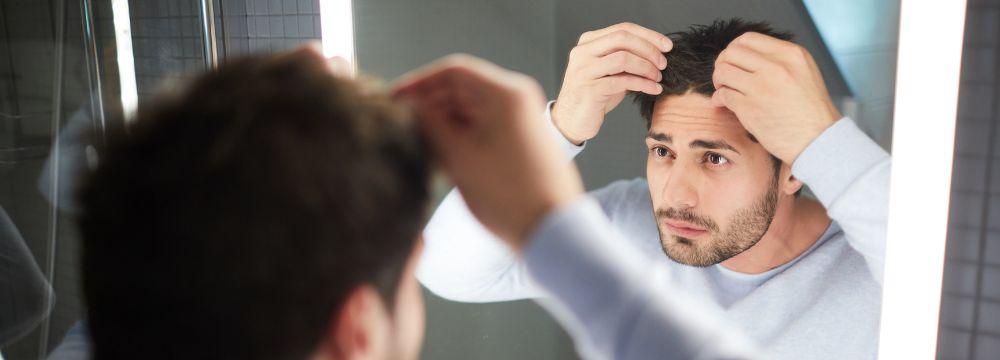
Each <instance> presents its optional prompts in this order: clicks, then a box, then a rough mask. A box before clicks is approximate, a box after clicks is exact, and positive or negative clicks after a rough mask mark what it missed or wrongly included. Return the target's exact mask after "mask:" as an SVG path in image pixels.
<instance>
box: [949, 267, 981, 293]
mask: <svg viewBox="0 0 1000 360" xmlns="http://www.w3.org/2000/svg"><path fill="white" fill-rule="evenodd" d="M942 287H943V289H944V292H945V293H948V294H956V295H966V296H974V295H975V294H976V266H975V265H969V264H956V263H952V262H945V266H944V282H943V284H942Z"/></svg>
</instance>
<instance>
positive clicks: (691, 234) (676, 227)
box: [663, 220, 708, 238]
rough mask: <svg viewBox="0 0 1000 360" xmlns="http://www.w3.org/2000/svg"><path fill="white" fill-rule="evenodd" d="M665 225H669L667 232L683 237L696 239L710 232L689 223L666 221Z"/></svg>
mask: <svg viewBox="0 0 1000 360" xmlns="http://www.w3.org/2000/svg"><path fill="white" fill-rule="evenodd" d="M663 223H664V224H665V225H667V230H669V231H670V232H671V233H672V234H674V235H677V236H681V237H686V238H695V237H699V236H701V235H704V234H706V233H708V230H705V228H703V227H700V226H697V225H694V224H692V223H689V222H684V221H677V220H664V221H663Z"/></svg>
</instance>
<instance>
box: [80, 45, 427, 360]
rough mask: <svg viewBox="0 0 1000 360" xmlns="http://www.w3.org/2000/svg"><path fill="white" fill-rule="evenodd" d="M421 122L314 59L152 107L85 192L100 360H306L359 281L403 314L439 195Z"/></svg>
mask: <svg viewBox="0 0 1000 360" xmlns="http://www.w3.org/2000/svg"><path fill="white" fill-rule="evenodd" d="M412 126H413V124H411V121H410V119H409V117H408V115H407V113H406V112H405V111H402V110H401V109H400V108H398V107H397V106H396V105H393V104H392V102H391V100H390V99H389V98H388V97H387V95H385V94H383V93H381V92H378V91H373V90H368V89H367V88H366V87H364V86H362V85H360V84H359V83H358V82H355V81H353V80H348V79H341V78H337V77H335V76H334V75H332V73H331V72H330V71H329V70H328V68H327V64H326V62H325V61H324V59H322V58H321V57H320V56H318V54H316V53H315V52H313V51H299V52H295V53H291V54H286V55H282V56H279V57H272V58H264V57H255V58H248V59H244V60H239V61H235V62H231V63H228V64H225V65H222V67H221V69H220V70H218V71H215V72H212V73H209V74H206V75H205V76H202V77H201V78H199V79H198V80H197V81H195V82H194V83H193V84H192V85H191V86H190V87H189V88H188V89H187V90H186V91H184V92H183V93H182V94H181V95H179V96H175V97H172V98H164V99H160V101H159V102H158V103H155V104H150V106H148V107H145V108H144V109H142V111H140V113H139V115H138V116H137V121H136V123H135V124H134V126H132V127H131V128H130V129H129V136H127V137H120V138H116V139H114V140H112V141H111V143H110V144H109V146H108V148H107V151H106V152H104V153H103V154H102V158H101V163H100V165H99V167H98V168H97V169H96V171H95V172H94V173H93V175H92V176H91V177H90V178H89V180H88V181H87V183H86V185H85V188H84V189H83V191H82V193H81V194H80V198H81V201H82V204H83V213H82V215H81V217H80V225H81V230H82V235H83V257H82V267H83V278H84V279H83V284H84V293H85V295H86V302H87V306H88V320H89V326H90V330H91V333H92V336H93V340H94V343H95V353H94V355H95V356H96V358H97V359H105V358H115V359H118V358H129V359H192V358H204V359H208V358H211V359H216V358H234V359H236V358H239V359H300V358H305V357H307V356H308V354H309V353H310V352H312V351H314V350H315V348H316V346H317V345H318V343H319V342H321V341H322V340H321V339H320V337H321V336H323V335H324V334H327V333H328V332H329V331H330V321H331V318H332V317H333V316H335V315H336V314H335V312H336V311H337V309H338V307H339V306H340V305H341V304H342V301H343V300H344V298H345V296H346V295H347V293H348V292H349V291H351V290H352V289H353V288H355V287H357V286H359V285H361V284H371V285H373V286H374V287H375V288H376V289H378V290H379V293H380V295H381V296H382V297H383V298H384V299H385V301H386V303H391V302H392V300H393V299H394V298H395V296H394V294H393V291H394V290H395V289H396V286H397V284H398V283H399V281H400V274H401V271H402V269H403V266H404V263H405V262H406V260H407V258H408V257H409V255H410V254H411V251H412V249H413V248H414V244H415V240H416V239H417V237H418V234H419V231H420V229H421V228H422V226H423V223H424V218H425V211H426V207H427V202H428V191H429V186H428V181H429V164H428V159H427V158H426V154H425V153H426V151H425V149H424V146H423V145H422V143H421V141H420V139H419V137H418V136H417V133H416V131H413V129H412ZM389 308H390V309H391V308H392V307H391V306H389Z"/></svg>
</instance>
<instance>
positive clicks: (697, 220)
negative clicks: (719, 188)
mask: <svg viewBox="0 0 1000 360" xmlns="http://www.w3.org/2000/svg"><path fill="white" fill-rule="evenodd" d="M656 218H657V219H671V220H678V221H685V222H689V223H692V224H695V225H698V226H701V227H703V228H705V229H707V230H711V231H719V225H717V224H716V223H715V221H712V219H709V218H707V217H702V216H699V215H697V214H695V213H693V212H690V211H688V210H678V209H675V208H667V209H657V210H656Z"/></svg>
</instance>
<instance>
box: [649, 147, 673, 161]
mask: <svg viewBox="0 0 1000 360" xmlns="http://www.w3.org/2000/svg"><path fill="white" fill-rule="evenodd" d="M649 152H650V154H652V155H653V156H656V157H658V158H667V157H670V158H672V157H673V156H674V154H673V152H671V151H670V149H667V148H665V147H663V146H653V147H651V148H650V149H649Z"/></svg>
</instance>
